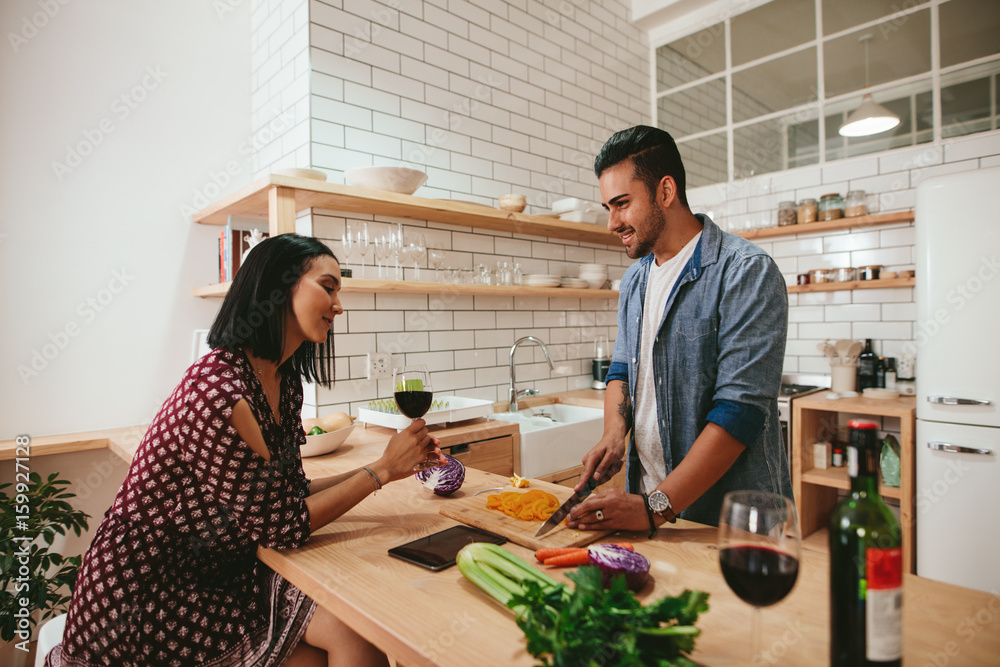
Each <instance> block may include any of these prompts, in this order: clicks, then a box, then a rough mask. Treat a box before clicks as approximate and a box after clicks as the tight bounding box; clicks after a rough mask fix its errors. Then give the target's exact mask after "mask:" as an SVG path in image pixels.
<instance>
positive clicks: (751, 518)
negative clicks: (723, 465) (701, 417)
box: [718, 491, 802, 665]
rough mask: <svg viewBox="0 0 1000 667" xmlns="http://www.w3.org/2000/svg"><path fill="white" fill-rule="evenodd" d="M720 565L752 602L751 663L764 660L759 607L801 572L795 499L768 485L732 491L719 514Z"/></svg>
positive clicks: (778, 594) (780, 595)
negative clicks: (772, 489)
mask: <svg viewBox="0 0 1000 667" xmlns="http://www.w3.org/2000/svg"><path fill="white" fill-rule="evenodd" d="M718 546H719V565H720V566H721V568H722V576H723V577H725V579H726V583H727V584H729V588H731V589H732V591H733V592H734V593H736V595H737V596H738V597H739V598H740V599H742V600H743V601H744V602H747V603H749V604H751V605H753V614H752V617H751V624H750V632H751V634H752V635H753V656H752V659H751V660H752V662H751V663H750V664H754V665H756V664H762V663H760V662H759V660H760V657H761V650H760V649H761V640H760V613H761V612H760V610H761V607H767V606H770V605H772V604H775V603H776V602H780V601H781V600H783V599H784V598H785V596H786V595H788V593H789V592H791V590H792V588H793V587H794V586H795V580H796V579H797V578H798V574H799V560H800V559H801V557H802V540H801V538H800V536H799V524H798V519H797V517H796V514H795V505H794V504H793V503H792V501H790V500H789V499H788V498H785V497H784V496H779V495H777V494H774V493H768V492H766V491H730V492H729V493H727V494H726V495H725V497H724V498H723V500H722V511H721V512H720V514H719V545H718Z"/></svg>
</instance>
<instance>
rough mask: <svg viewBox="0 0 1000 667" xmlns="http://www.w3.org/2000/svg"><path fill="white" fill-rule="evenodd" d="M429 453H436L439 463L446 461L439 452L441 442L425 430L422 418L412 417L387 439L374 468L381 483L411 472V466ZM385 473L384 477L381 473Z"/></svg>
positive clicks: (425, 426)
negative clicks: (410, 420) (408, 423)
mask: <svg viewBox="0 0 1000 667" xmlns="http://www.w3.org/2000/svg"><path fill="white" fill-rule="evenodd" d="M430 455H436V457H437V458H438V459H439V460H440V461H441V465H444V464H446V463H447V462H448V461H447V459H445V458H444V456H443V455H442V454H441V443H440V442H439V441H438V439H437V438H432V437H431V436H430V434H429V433H428V432H427V424H426V422H424V420H423V419H414V420H413V422H412V423H411V424H410V425H409V426H407V427H406V428H404V429H403V430H402V431H400V432H399V433H397V434H396V435H394V436H392V437H391V438H390V439H389V444H388V445H386V447H385V452H384V453H383V454H382V458H380V459H379V460H378V461H377V462H376V463H375V466H376V470H377V472H378V474H379V478H380V479H381V480H382V482H383V483H386V482H391V481H395V480H397V479H403V478H404V477H408V476H410V475H411V474H412V473H413V466H415V465H417V464H418V463H420V462H421V461H423V460H424V459H425V458H427V457H428V456H430ZM383 472H384V473H385V475H386V476H385V477H383V476H382V473H383Z"/></svg>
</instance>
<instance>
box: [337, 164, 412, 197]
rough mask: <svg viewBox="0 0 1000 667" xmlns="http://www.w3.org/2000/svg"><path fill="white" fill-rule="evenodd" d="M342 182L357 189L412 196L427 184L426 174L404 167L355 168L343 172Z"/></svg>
mask: <svg viewBox="0 0 1000 667" xmlns="http://www.w3.org/2000/svg"><path fill="white" fill-rule="evenodd" d="M344 180H346V181H347V182H348V183H350V184H351V185H354V186H356V187H359V188H368V189H369V190H385V191H387V192H398V193H400V194H404V195H412V194H413V193H414V192H416V191H417V188H419V187H420V186H421V185H423V184H424V183H426V182H427V174H425V173H424V172H422V171H417V170H416V169H408V168H406V167H355V168H354V169H348V170H347V171H345V172H344Z"/></svg>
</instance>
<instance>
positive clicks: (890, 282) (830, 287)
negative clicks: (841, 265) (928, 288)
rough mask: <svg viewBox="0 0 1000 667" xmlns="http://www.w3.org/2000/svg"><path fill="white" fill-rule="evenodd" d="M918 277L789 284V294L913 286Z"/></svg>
mask: <svg viewBox="0 0 1000 667" xmlns="http://www.w3.org/2000/svg"><path fill="white" fill-rule="evenodd" d="M916 284H917V280H916V278H884V279H880V280H846V281H844V282H839V283H816V284H815V285H789V286H788V293H789V294H801V293H803V292H837V291H840V290H848V289H850V290H855V289H884V288H890V287H913V286H914V285H916Z"/></svg>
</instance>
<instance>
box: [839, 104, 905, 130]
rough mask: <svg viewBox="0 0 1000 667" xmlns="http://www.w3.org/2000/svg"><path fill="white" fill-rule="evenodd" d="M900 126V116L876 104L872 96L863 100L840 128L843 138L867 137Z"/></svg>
mask: <svg viewBox="0 0 1000 667" xmlns="http://www.w3.org/2000/svg"><path fill="white" fill-rule="evenodd" d="M897 125H899V116H897V115H896V114H894V113H893V112H891V111H889V110H888V109H886V108H885V107H884V106H882V105H881V104H878V103H877V102H875V100H874V99H872V96H871V95H870V94H868V95H865V96H864V97H863V98H861V106H859V107H858V108H857V109H856V110H855V111H854V113H852V114H851V115H850V116H848V117H847V122H845V123H844V124H843V125H841V126H840V130H838V132H839V133H840V136H842V137H867V136H869V135H872V134H878V133H879V132H885V131H886V130H891V129H892V128H894V127H896V126H897Z"/></svg>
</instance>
